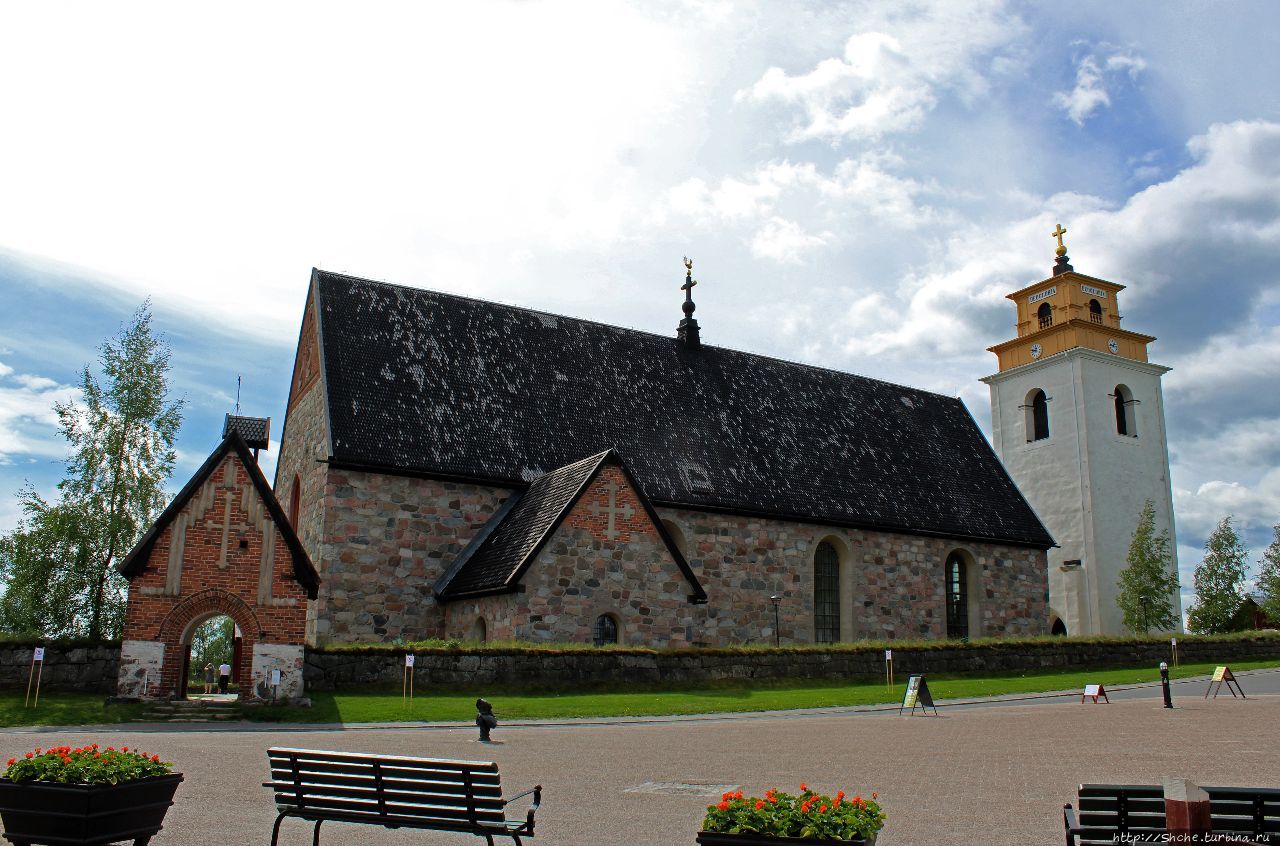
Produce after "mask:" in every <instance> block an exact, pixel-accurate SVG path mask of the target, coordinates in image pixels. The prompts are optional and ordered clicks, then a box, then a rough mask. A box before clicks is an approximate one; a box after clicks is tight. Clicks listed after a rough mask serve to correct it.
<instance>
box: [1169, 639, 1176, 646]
mask: <svg viewBox="0 0 1280 846" xmlns="http://www.w3.org/2000/svg"><path fill="white" fill-rule="evenodd" d="M1169 640H1170V642H1171V643H1173V645H1174V646H1177V645H1178V639H1177V638H1176V637H1174V638H1170V639H1169Z"/></svg>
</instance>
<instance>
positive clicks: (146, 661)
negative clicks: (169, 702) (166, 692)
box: [116, 640, 164, 699]
mask: <svg viewBox="0 0 1280 846" xmlns="http://www.w3.org/2000/svg"><path fill="white" fill-rule="evenodd" d="M163 668H164V644H163V643H161V642H159V641H152V640H126V641H124V642H122V643H121V644H120V674H119V676H118V681H117V683H116V696H121V697H132V698H136V699H159V698H161V696H162V691H161V690H160V671H161V670H162V669H163Z"/></svg>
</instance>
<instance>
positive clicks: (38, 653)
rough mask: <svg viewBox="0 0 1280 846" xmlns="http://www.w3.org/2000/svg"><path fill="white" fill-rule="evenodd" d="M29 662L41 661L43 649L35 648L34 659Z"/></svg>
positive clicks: (40, 647) (41, 647)
mask: <svg viewBox="0 0 1280 846" xmlns="http://www.w3.org/2000/svg"><path fill="white" fill-rule="evenodd" d="M31 660H32V661H43V660H44V647H43V646H37V647H36V654H35V657H34V658H32V659H31Z"/></svg>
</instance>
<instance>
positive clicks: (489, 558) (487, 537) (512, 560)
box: [434, 450, 706, 601]
mask: <svg viewBox="0 0 1280 846" xmlns="http://www.w3.org/2000/svg"><path fill="white" fill-rule="evenodd" d="M610 463H612V464H617V465H618V466H620V467H622V470H623V472H624V473H627V468H626V465H625V464H623V462H622V459H621V457H620V456H618V454H617V453H615V452H614V451H613V450H608V451H606V452H602V453H599V454H597V455H592V456H590V457H588V458H584V459H582V460H581V461H575V462H573V463H572V464H569V465H566V466H564V467H561V468H559V469H556V470H552V471H551V472H550V473H547V474H545V475H543V476H539V477H538V478H537V479H534V480H533V482H532V483H531V484H530V485H529V487H528V489H526V490H525V491H523V492H521V493H516V494H514V495H513V496H512V497H511V498H510V499H508V500H507V501H506V502H505V503H503V505H502V507H501V508H499V509H498V511H497V512H496V513H495V514H494V515H493V517H491V518H490V519H489V521H488V522H487V523H486V524H485V525H484V527H483V528H481V530H480V531H479V532H478V533H477V534H476V536H475V537H474V538H473V539H472V540H471V543H469V544H468V545H467V548H466V549H464V550H463V551H462V552H461V553H460V554H459V555H458V557H457V559H455V560H454V562H453V564H452V565H451V566H450V567H449V569H448V570H447V571H446V572H445V574H444V575H443V576H441V577H440V580H439V581H437V582H436V584H435V587H434V591H435V595H436V597H437V598H438V599H441V600H445V601H447V600H451V599H459V598H462V597H464V596H479V595H484V594H489V593H499V592H502V591H506V590H511V589H513V588H514V587H515V585H516V584H517V583H518V582H519V581H520V579H521V577H522V576H523V575H524V572H525V570H527V569H528V568H529V565H530V564H531V563H532V562H533V560H534V559H535V558H536V557H537V555H538V553H539V552H540V551H541V550H542V547H543V546H544V545H545V544H546V542H547V540H548V539H550V537H551V535H552V534H553V533H554V532H555V530H556V528H557V527H558V526H559V525H560V523H561V521H562V520H563V519H564V517H565V516H566V515H567V514H568V513H569V511H570V509H572V508H573V505H574V503H576V502H577V501H578V499H579V498H580V497H581V496H582V494H583V493H584V492H585V491H586V489H587V487H588V486H589V485H590V484H591V481H592V479H594V478H595V476H596V474H597V473H598V472H599V471H600V468H601V467H603V466H604V465H605V464H610ZM627 476H628V479H631V480H632V481H633V484H634V477H632V476H631V475H630V474H629V473H627ZM636 494H637V496H638V497H639V499H640V503H641V505H643V506H644V508H645V510H646V511H648V512H649V518H650V519H651V520H652V521H653V524H654V527H655V528H656V529H657V530H658V533H659V534H660V535H662V539H663V542H664V543H666V545H667V549H668V551H669V552H670V553H671V556H672V558H673V559H674V560H675V562H676V565H677V566H678V567H679V568H680V570H681V572H683V573H684V576H685V578H686V579H687V580H688V581H689V583H690V585H691V586H692V588H693V593H692V594H691V595H690V596H691V599H693V600H695V601H701V600H705V599H706V593H705V591H703V589H702V586H701V585H700V584H699V583H698V580H697V578H696V577H695V576H694V575H693V571H692V570H690V569H689V566H688V564H687V563H686V562H685V560H684V557H683V556H682V555H681V554H680V551H679V550H678V549H676V547H675V545H674V544H673V543H671V540H670V538H668V537H667V536H666V531H665V530H664V529H663V528H662V524H661V523H660V522H659V521H658V516H657V515H656V514H654V513H653V509H652V507H651V506H650V505H649V503H648V501H647V500H646V499H645V496H644V493H643V491H640V490H639V489H637V490H636Z"/></svg>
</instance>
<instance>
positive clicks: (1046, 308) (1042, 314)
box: [1036, 303, 1053, 329]
mask: <svg viewBox="0 0 1280 846" xmlns="http://www.w3.org/2000/svg"><path fill="white" fill-rule="evenodd" d="M1036 317H1039V318H1040V328H1041V329H1048V328H1049V327H1050V326H1052V325H1053V306H1051V305H1049V304H1048V303H1041V304H1040V308H1039V309H1037V310H1036Z"/></svg>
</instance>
